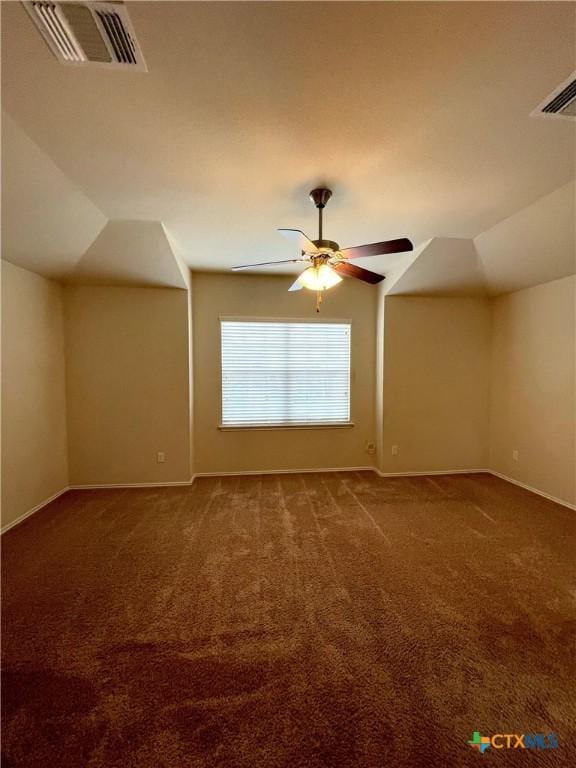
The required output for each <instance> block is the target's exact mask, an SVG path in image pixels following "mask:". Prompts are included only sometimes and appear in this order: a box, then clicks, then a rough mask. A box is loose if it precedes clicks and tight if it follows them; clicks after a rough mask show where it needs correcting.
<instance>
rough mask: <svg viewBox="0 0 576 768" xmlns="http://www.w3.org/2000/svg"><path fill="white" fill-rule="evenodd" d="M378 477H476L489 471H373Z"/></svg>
mask: <svg viewBox="0 0 576 768" xmlns="http://www.w3.org/2000/svg"><path fill="white" fill-rule="evenodd" d="M374 472H376V474H377V475H380V477H422V476H424V475H477V474H490V470H489V469H432V470H430V471H429V472H381V471H380V470H379V469H376V468H375V469H374Z"/></svg>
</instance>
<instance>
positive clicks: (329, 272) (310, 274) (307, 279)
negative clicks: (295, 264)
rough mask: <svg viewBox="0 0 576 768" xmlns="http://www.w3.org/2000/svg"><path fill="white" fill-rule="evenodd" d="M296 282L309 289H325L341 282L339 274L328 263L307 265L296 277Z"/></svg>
mask: <svg viewBox="0 0 576 768" xmlns="http://www.w3.org/2000/svg"><path fill="white" fill-rule="evenodd" d="M298 282H299V283H300V284H301V285H303V286H304V288H309V289H310V290H311V291H325V290H326V289H327V288H332V287H333V286H335V285H338V283H341V282H342V278H341V277H340V275H339V274H338V273H337V272H335V271H334V270H333V269H332V267H330V266H328V264H321V265H320V266H319V267H308V269H305V270H304V272H302V274H301V275H300V277H299V278H298Z"/></svg>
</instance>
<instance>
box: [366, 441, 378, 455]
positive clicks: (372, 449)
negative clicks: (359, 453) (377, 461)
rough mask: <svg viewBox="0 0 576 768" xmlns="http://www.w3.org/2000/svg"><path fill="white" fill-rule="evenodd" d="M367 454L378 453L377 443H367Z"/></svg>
mask: <svg viewBox="0 0 576 768" xmlns="http://www.w3.org/2000/svg"><path fill="white" fill-rule="evenodd" d="M366 453H376V443H373V442H371V441H370V442H368V443H366Z"/></svg>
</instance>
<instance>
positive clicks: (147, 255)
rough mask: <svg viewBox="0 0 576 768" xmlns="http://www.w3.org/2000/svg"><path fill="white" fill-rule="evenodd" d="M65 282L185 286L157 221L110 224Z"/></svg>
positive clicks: (111, 222)
mask: <svg viewBox="0 0 576 768" xmlns="http://www.w3.org/2000/svg"><path fill="white" fill-rule="evenodd" d="M67 281H68V282H77V283H94V284H98V285H142V286H144V285H146V286H159V287H160V286H161V287H165V288H186V287H187V284H186V281H185V278H184V275H183V274H182V272H181V270H180V267H179V265H178V263H177V261H176V259H175V257H174V254H173V253H172V249H171V247H170V243H169V242H168V239H167V237H166V233H165V232H164V227H163V226H162V224H161V222H159V221H109V222H108V223H107V224H106V226H105V227H104V229H103V230H102V232H100V234H99V235H98V237H97V238H96V240H95V241H94V242H93V243H92V245H91V246H90V248H88V250H87V251H86V253H85V254H84V255H83V256H82V258H81V259H80V260H79V262H78V263H77V264H76V266H75V267H74V269H73V271H72V273H71V274H70V275H69V276H68V278H67Z"/></svg>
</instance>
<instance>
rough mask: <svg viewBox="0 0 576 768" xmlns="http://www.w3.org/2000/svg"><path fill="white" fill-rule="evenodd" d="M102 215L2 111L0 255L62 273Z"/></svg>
mask: <svg viewBox="0 0 576 768" xmlns="http://www.w3.org/2000/svg"><path fill="white" fill-rule="evenodd" d="M106 221H107V219H106V217H105V216H104V214H103V213H102V211H100V210H99V209H98V208H97V207H96V206H95V205H94V203H92V201H91V200H89V199H88V198H87V197H86V195H85V194H84V193H83V192H81V191H80V190H79V189H78V187H76V186H75V185H74V184H73V183H72V182H71V181H70V179H69V178H68V177H67V176H65V175H64V174H63V173H62V171H61V170H60V169H59V168H58V167H57V166H56V165H55V164H54V163H53V162H52V160H51V159H50V158H49V157H48V155H46V154H45V153H44V152H43V151H42V150H41V149H40V148H39V147H38V146H37V145H36V144H35V143H34V142H33V141H32V140H31V139H30V138H29V137H28V136H27V135H26V134H25V133H24V131H22V130H21V129H20V128H19V126H18V125H17V124H16V123H15V122H14V120H12V118H11V117H10V116H9V115H8V114H6V113H5V112H3V113H2V258H4V259H6V260H7V261H10V262H12V263H14V264H17V265H18V266H21V267H24V268H25V269H29V270H31V271H32V272H37V273H39V274H41V275H44V276H45V277H53V278H62V277H64V276H65V275H67V274H69V273H70V271H71V270H72V269H73V268H74V266H75V264H76V262H77V261H78V259H79V258H80V256H81V255H82V254H83V253H84V251H86V249H87V248H88V246H89V245H90V243H91V242H92V241H93V240H94V238H95V237H96V236H97V235H98V233H99V232H100V230H101V229H102V227H103V226H104V225H105V224H106Z"/></svg>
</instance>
